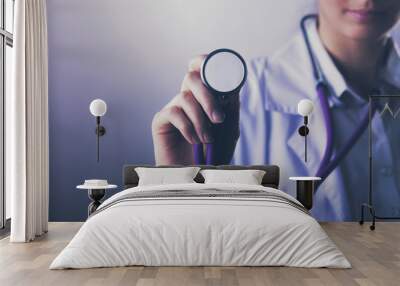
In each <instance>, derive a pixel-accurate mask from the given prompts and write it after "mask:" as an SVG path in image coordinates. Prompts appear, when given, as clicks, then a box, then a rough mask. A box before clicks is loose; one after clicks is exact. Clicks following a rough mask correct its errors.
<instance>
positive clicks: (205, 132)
mask: <svg viewBox="0 0 400 286" xmlns="http://www.w3.org/2000/svg"><path fill="white" fill-rule="evenodd" d="M177 100H178V101H179V106H181V108H182V109H183V110H184V111H185V114H186V115H187V116H188V118H189V119H190V121H191V122H192V124H193V126H194V129H195V130H196V133H197V136H198V137H199V138H200V140H201V142H202V143H211V142H212V141H213V136H212V132H211V125H210V121H209V120H208V118H207V115H206V114H205V113H204V111H203V109H202V108H201V106H200V104H199V103H198V102H197V100H196V99H195V98H194V96H193V94H192V93H191V92H190V91H183V92H181V93H180V94H179V96H178V97H177Z"/></svg>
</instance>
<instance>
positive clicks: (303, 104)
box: [297, 99, 314, 162]
mask: <svg viewBox="0 0 400 286" xmlns="http://www.w3.org/2000/svg"><path fill="white" fill-rule="evenodd" d="M313 110H314V103H313V102H312V101H311V100H309V99H302V100H300V101H299V104H298V105H297V112H298V113H299V114H300V115H301V116H303V117H304V125H303V126H301V127H300V128H299V134H300V136H303V137H304V151H305V152H304V162H307V135H308V133H310V130H309V129H308V126H307V125H308V116H309V115H310V114H311V113H312V112H313Z"/></svg>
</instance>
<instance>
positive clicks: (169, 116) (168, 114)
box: [154, 106, 200, 144]
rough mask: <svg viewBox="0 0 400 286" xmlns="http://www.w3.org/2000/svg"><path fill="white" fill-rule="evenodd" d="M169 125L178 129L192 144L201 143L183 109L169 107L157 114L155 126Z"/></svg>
mask: <svg viewBox="0 0 400 286" xmlns="http://www.w3.org/2000/svg"><path fill="white" fill-rule="evenodd" d="M168 124H171V125H172V126H173V127H174V128H176V129H177V130H178V131H179V132H180V133H181V134H182V136H183V137H184V138H185V140H186V141H187V142H189V143H190V144H198V143H200V139H199V138H198V136H197V134H196V130H195V129H194V127H193V125H192V123H191V122H190V120H189V118H188V117H187V115H186V114H185V112H184V111H183V109H182V108H181V107H179V106H169V107H166V108H164V109H162V110H161V111H160V112H159V113H158V114H157V119H156V123H155V124H154V125H156V126H165V125H168ZM155 128H157V127H155Z"/></svg>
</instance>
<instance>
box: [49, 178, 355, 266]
mask: <svg viewBox="0 0 400 286" xmlns="http://www.w3.org/2000/svg"><path fill="white" fill-rule="evenodd" d="M131 265H144V266H292V267H330V268H350V267H351V266H350V263H349V262H348V260H347V259H346V258H345V256H344V255H343V253H342V252H341V251H340V250H339V249H338V248H337V247H336V245H335V244H334V243H333V241H332V240H331V239H330V238H329V237H328V235H327V234H326V233H325V231H324V230H323V229H322V228H321V226H320V225H319V224H318V222H317V221H316V220H315V219H314V218H313V217H312V216H310V215H309V213H308V212H307V210H306V209H305V208H304V207H303V206H302V205H301V204H300V203H299V202H298V201H297V200H295V199H294V198H292V197H291V196H289V195H287V194H285V193H284V192H282V191H279V190H276V189H273V188H268V187H263V186H255V185H239V184H197V183H193V184H174V185H156V186H141V187H134V188H130V189H127V190H124V191H122V192H120V193H118V194H115V195H114V196H112V197H110V198H109V199H107V200H106V201H105V202H104V203H103V204H102V205H101V206H100V207H99V208H98V210H97V211H96V212H95V213H94V214H93V215H91V216H90V217H89V218H88V220H87V221H86V222H85V223H84V224H83V225H82V227H81V228H80V230H79V231H78V233H77V234H76V235H75V237H74V238H73V239H72V240H71V242H70V243H69V244H68V245H67V246H66V247H65V248H64V249H63V250H62V252H61V253H60V254H59V255H58V256H57V257H56V258H55V259H54V261H53V262H52V264H51V265H50V269H65V268H92V267H117V266H131Z"/></svg>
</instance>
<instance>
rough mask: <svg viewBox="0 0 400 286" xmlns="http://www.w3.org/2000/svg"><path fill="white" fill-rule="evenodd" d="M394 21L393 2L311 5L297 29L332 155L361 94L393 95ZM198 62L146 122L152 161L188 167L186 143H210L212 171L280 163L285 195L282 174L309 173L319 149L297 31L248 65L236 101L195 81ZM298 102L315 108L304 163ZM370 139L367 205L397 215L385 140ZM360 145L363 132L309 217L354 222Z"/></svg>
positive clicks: (396, 79)
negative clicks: (372, 170) (371, 175)
mask: <svg viewBox="0 0 400 286" xmlns="http://www.w3.org/2000/svg"><path fill="white" fill-rule="evenodd" d="M399 17H400V1H398V0H335V1H332V0H319V11H318V18H317V19H314V20H313V19H310V20H309V21H307V22H306V25H305V30H306V32H307V35H308V38H309V41H310V46H311V47H310V48H311V50H312V52H313V56H314V57H315V61H316V64H317V65H318V68H319V70H320V71H321V74H322V77H323V78H324V81H325V82H326V83H327V85H328V87H327V88H328V90H329V93H328V95H327V97H328V98H327V99H328V103H329V109H330V113H331V115H332V127H333V138H334V142H333V145H334V149H333V153H335V152H336V151H337V150H339V149H340V147H341V146H343V145H344V144H345V142H346V140H347V139H348V138H349V137H350V136H351V135H352V133H353V132H354V130H355V129H356V128H357V126H358V124H359V122H360V121H361V120H362V118H363V117H364V114H365V111H366V108H368V97H369V95H371V94H377V93H379V94H388V95H392V94H396V93H397V94H399V91H400V57H399V54H398V50H397V47H396V45H395V44H394V43H393V42H392V41H391V39H390V38H389V37H388V36H387V34H388V32H389V30H390V29H391V28H392V27H393V26H394V25H395V24H396V23H397V21H398V19H399ZM204 57H205V56H199V57H196V58H194V59H192V60H191V61H190V63H189V69H188V72H187V74H186V75H185V77H184V79H183V82H182V85H181V90H180V93H179V94H178V95H176V96H175V97H174V98H173V99H172V100H171V101H170V102H169V103H168V104H167V105H166V106H165V107H164V108H163V109H162V110H161V111H159V112H158V113H157V114H156V115H155V116H154V119H153V122H152V134H153V141H154V149H155V158H156V163H157V164H159V165H160V164H188V165H189V164H193V163H194V162H193V148H192V145H193V144H196V143H213V144H214V145H215V146H216V149H217V150H218V163H219V164H227V163H230V162H233V163H234V164H276V165H279V166H280V167H281V178H282V180H281V185H280V188H281V189H282V190H284V191H286V192H288V193H291V194H294V186H293V184H291V183H289V181H288V180H287V179H288V177H289V176H296V175H309V176H314V175H315V174H316V172H317V170H318V168H319V167H320V163H321V160H322V158H323V156H324V150H325V146H326V144H327V136H326V126H325V124H324V120H323V119H322V118H323V112H322V110H321V109H322V108H321V106H320V104H318V95H317V94H316V91H315V84H316V83H315V78H314V76H313V69H312V65H311V62H310V57H309V54H308V50H307V48H306V43H305V39H304V36H303V34H302V33H301V32H300V30H299V33H298V34H297V35H296V36H295V37H294V38H293V39H292V40H291V41H290V42H289V43H288V44H286V46H284V47H283V48H282V49H280V50H279V51H278V52H277V53H276V54H275V55H273V56H272V57H270V58H268V59H266V58H257V59H255V60H253V61H251V62H250V63H249V64H248V78H247V82H246V84H245V85H244V86H243V88H242V90H241V91H240V94H237V95H236V96H232V97H230V98H229V99H228V100H225V101H223V102H221V101H218V100H217V99H216V98H215V97H213V96H212V95H211V94H210V93H209V92H208V90H207V89H206V87H205V86H204V85H203V83H202V80H201V76H200V67H201V64H202V61H203V60H204ZM301 99H310V100H312V101H313V102H314V106H315V108H314V112H313V114H312V115H311V117H310V120H309V128H310V134H309V137H308V152H309V156H308V162H307V163H305V162H304V159H303V158H304V138H302V137H301V136H299V134H298V132H297V130H298V128H299V126H301V125H302V121H303V118H302V117H300V116H299V115H298V113H297V103H298V102H299V101H300V100H301ZM239 114H240V120H239ZM239 130H240V131H239ZM381 130H384V128H382V129H381ZM383 133H384V132H383ZM398 134H400V130H399V133H398ZM399 136H400V135H399ZM378 137H379V138H380V141H379V146H374V156H376V157H377V158H380V159H381V160H379V161H380V163H378V164H377V166H378V167H377V168H379V169H380V171H379V174H380V175H379V178H378V179H377V180H375V181H377V182H376V183H377V184H378V185H379V186H381V187H382V189H380V190H379V197H378V198H375V201H374V202H375V205H378V208H379V210H380V211H383V212H384V215H398V214H399V213H398V212H399V208H400V182H399V181H398V180H396V179H397V178H396V177H397V176H393V173H394V172H395V169H396V161H397V162H398V163H399V164H400V156H399V158H397V160H396V158H395V152H392V150H393V149H394V148H393V147H392V146H390V143H389V140H388V138H387V137H386V136H385V134H379V135H378ZM367 142H368V135H367V132H364V133H363V134H362V136H361V137H360V138H359V140H358V141H357V143H356V144H355V145H354V146H353V147H352V148H351V150H350V151H349V152H348V154H347V155H346V156H345V158H344V159H343V160H342V161H341V162H340V164H339V165H338V167H337V168H335V169H334V170H333V171H332V172H331V173H330V174H329V176H328V177H327V178H326V179H325V181H324V182H323V183H322V185H321V186H320V187H319V189H318V191H317V192H316V194H315V198H314V207H313V210H312V213H313V215H314V216H315V217H316V218H317V219H320V220H352V219H355V218H356V217H358V215H359V210H360V205H361V203H362V202H363V201H365V200H366V194H367V192H368V157H367V155H368V153H367V150H368V149H367V148H366V146H368V143H367ZM397 149H398V148H397ZM398 153H399V152H397V154H398ZM399 170H400V169H399Z"/></svg>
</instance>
